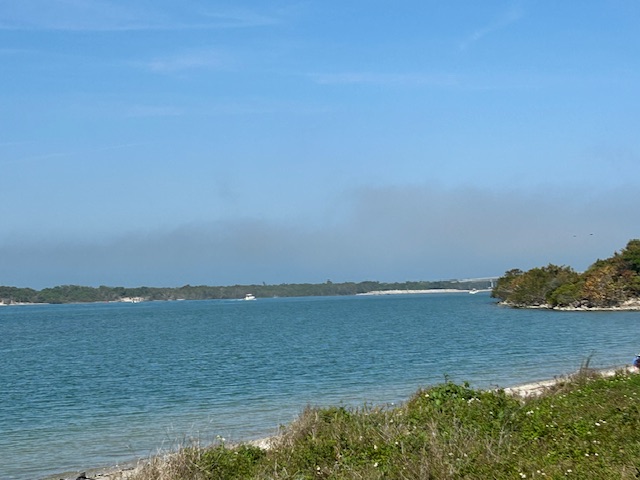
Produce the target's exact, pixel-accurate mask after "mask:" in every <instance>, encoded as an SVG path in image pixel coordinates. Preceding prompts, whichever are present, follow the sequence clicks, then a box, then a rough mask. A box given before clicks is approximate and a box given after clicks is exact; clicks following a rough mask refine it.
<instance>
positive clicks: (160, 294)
mask: <svg viewBox="0 0 640 480" xmlns="http://www.w3.org/2000/svg"><path fill="white" fill-rule="evenodd" d="M488 283H489V282H488V281H464V282H459V281H457V280H445V281H435V282H428V281H420V282H404V283H381V282H374V281H367V282H359V283H354V282H346V283H333V282H331V281H327V282H326V283H318V284H311V283H292V284H280V285H266V284H262V285H233V286H226V287H209V286H204V285H203V286H191V285H185V286H183V287H179V288H158V287H137V288H125V287H106V286H101V287H98V288H94V287H82V286H77V285H63V286H58V287H53V288H45V289H43V290H40V291H37V290H33V289H31V288H16V287H2V286H0V303H7V304H8V303H85V302H112V301H118V300H120V299H123V298H141V299H144V300H178V299H183V300H208V299H232V298H243V297H244V296H245V295H246V294H247V293H252V294H254V295H255V296H256V297H263V298H269V297H306V296H334V295H356V294H358V293H367V292H372V291H384V290H427V289H444V288H450V289H460V290H467V289H472V288H477V289H482V288H487V285H488Z"/></svg>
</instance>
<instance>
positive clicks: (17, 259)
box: [0, 0, 640, 288]
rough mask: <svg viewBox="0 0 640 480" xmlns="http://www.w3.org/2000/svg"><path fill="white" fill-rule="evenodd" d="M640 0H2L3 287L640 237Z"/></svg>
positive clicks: (582, 264) (431, 261) (428, 263)
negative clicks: (639, 199)
mask: <svg viewBox="0 0 640 480" xmlns="http://www.w3.org/2000/svg"><path fill="white" fill-rule="evenodd" d="M639 21H640V3H638V2H637V1H635V0H608V1H591V0H587V1H583V2H558V1H555V0H554V1H551V0H542V1H535V2H534V1H515V2H514V1H485V2H474V1H455V0H454V1H447V2H441V1H413V0H407V1H397V2H391V1H382V0H372V1H366V2H364V1H362V2H359V1H355V2H343V1H340V2H339V1H334V0H323V1H320V0H301V1H269V2H264V1H261V2H258V1H248V0H236V1H228V2H222V1H204V0H200V1H197V0H182V1H179V2H178V1H168V0H153V1H151V0H127V1H125V0H20V1H14V0H0V65H1V67H0V68H1V71H0V72H1V74H0V169H1V172H2V180H1V182H0V285H14V286H29V287H33V288H43V287H46V286H53V285H60V284H82V285H96V286H97V285H101V284H104V285H112V286H115V285H124V286H138V285H149V286H180V285H184V284H187V283H189V284H192V285H196V284H207V285H226V284H235V283H262V282H266V283H270V284H273V283H297V282H313V283H315V282H324V281H326V280H327V279H331V280H332V281H334V282H341V281H362V280H380V281H405V280H439V279H449V278H469V277H485V276H493V275H501V274H502V273H504V271H505V270H507V269H510V268H514V267H518V268H522V269H528V268H532V267H534V266H540V265H545V264H547V263H549V262H552V263H557V264H561V265H570V266H572V267H574V268H576V269H577V270H581V269H584V268H586V267H587V266H588V265H589V264H591V263H592V262H593V261H594V260H595V259H596V258H605V257H608V256H610V255H611V254H612V253H613V252H614V251H616V250H619V249H621V248H623V247H624V246H625V244H626V242H627V241H628V240H629V239H631V238H638V237H640V208H638V191H639V187H640V134H639V133H638V132H639V131H640V128H639V127H640V120H639V118H640V117H639V115H640V114H639V112H640V61H639V60H638V59H640V33H639V31H638V23H639Z"/></svg>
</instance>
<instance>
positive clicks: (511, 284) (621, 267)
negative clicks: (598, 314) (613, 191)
mask: <svg viewBox="0 0 640 480" xmlns="http://www.w3.org/2000/svg"><path fill="white" fill-rule="evenodd" d="M492 296H493V297H495V298H499V299H500V300H502V301H503V302H505V303H506V304H508V305H512V306H515V307H531V306H545V307H573V308H579V307H584V308H611V307H620V306H621V305H623V304H624V303H625V302H629V301H634V300H639V299H640V240H631V241H629V243H628V244H627V246H626V248H624V249H623V250H622V251H621V252H616V253H615V254H614V255H613V256H612V257H610V258H608V259H606V260H598V261H596V262H595V263H594V264H593V265H591V266H590V267H589V268H588V269H587V271H585V272H584V273H580V274H579V273H577V272H575V271H573V270H572V269H571V268H570V267H564V266H563V267H559V266H556V265H548V266H546V267H540V268H533V269H531V270H529V271H527V272H523V271H521V270H517V269H514V270H509V271H508V272H506V273H505V274H504V275H503V276H502V277H500V278H499V279H498V281H497V282H496V286H495V287H494V289H493V292H492Z"/></svg>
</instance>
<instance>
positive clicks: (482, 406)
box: [131, 369, 640, 480]
mask: <svg viewBox="0 0 640 480" xmlns="http://www.w3.org/2000/svg"><path fill="white" fill-rule="evenodd" d="M639 396H640V375H633V374H632V375H629V374H626V373H623V372H622V371H621V372H618V373H617V374H616V375H615V376H613V377H607V378H604V377H599V376H597V375H596V374H594V373H593V372H592V371H590V370H588V369H581V372H580V373H579V374H577V375H575V376H574V377H573V378H570V379H567V380H565V381H561V382H559V383H558V384H557V385H556V386H555V387H553V390H548V391H547V392H545V393H543V394H542V395H541V396H539V397H530V398H525V399H521V398H518V397H515V396H511V395H509V394H507V393H505V392H504V391H502V390H499V391H479V390H473V389H471V388H469V387H468V385H466V384H465V385H456V384H452V383H445V384H442V385H438V386H434V387H432V388H428V389H424V390H419V391H418V392H417V393H415V394H414V395H413V397H412V398H411V399H410V400H409V401H408V402H407V403H406V404H404V405H401V406H399V407H392V406H389V407H368V406H365V407H362V408H359V409H348V408H344V407H329V408H312V407H308V408H306V409H305V410H304V411H303V412H302V414H301V415H300V417H299V418H298V419H297V420H296V421H295V422H293V423H292V424H291V425H289V426H287V427H284V428H283V431H282V433H281V435H279V436H278V437H277V438H275V439H274V440H273V444H272V447H271V448H270V449H269V450H261V449H259V448H258V447H254V446H251V445H242V446H239V447H229V446H227V445H225V444H224V443H220V444H216V445H214V446H212V447H209V448H201V447H189V448H184V449H183V450H181V451H180V452H178V453H176V454H174V455H171V456H169V457H164V458H155V459H151V460H150V461H149V463H148V464H146V465H145V466H144V467H143V468H142V469H141V470H140V471H139V472H138V473H136V474H135V475H134V476H133V477H132V478H131V480H159V479H165V480H178V479H180V480H189V479H193V480H218V479H220V480H222V479H241V478H242V479H261V480H266V479H276V480H277V479H283V480H284V479H291V480H293V479H296V480H303V479H304V480H311V479H318V478H321V479H335V480H347V479H372V480H374V479H433V480H437V479H460V478H464V479H483V480H484V479H487V478H491V479H514V478H518V479H519V478H528V479H531V478H534V479H536V478H537V479H543V478H579V479H582V480H584V479H594V480H595V479H598V480H602V479H635V478H638V475H640V399H639V398H638V397H639Z"/></svg>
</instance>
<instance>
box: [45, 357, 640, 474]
mask: <svg viewBox="0 0 640 480" xmlns="http://www.w3.org/2000/svg"><path fill="white" fill-rule="evenodd" d="M589 370H590V371H591V372H593V373H594V374H597V375H600V376H603V377H610V376H613V375H615V374H616V373H617V372H620V371H622V372H626V373H637V369H635V368H634V367H633V366H631V365H620V366H617V367H608V368H603V369H589ZM577 373H579V371H576V372H573V373H567V374H563V375H559V376H556V377H554V378H552V379H546V380H539V381H535V382H528V383H524V384H521V385H514V386H512V387H506V388H504V391H505V392H506V393H509V394H512V395H515V396H518V397H521V398H527V397H535V396H538V395H541V394H542V393H544V392H545V391H546V390H547V389H548V388H550V387H552V386H554V385H556V384H558V383H560V382H565V381H569V380H571V377H572V376H574V375H576V374H577ZM271 441H272V439H271V438H264V439H258V440H253V441H250V442H247V443H249V444H251V445H255V446H258V447H260V448H263V449H269V447H270V444H271ZM166 455H171V454H170V453H168V454H166ZM147 462H148V460H147V459H140V460H138V461H132V462H130V463H127V464H124V465H118V466H114V467H110V468H96V469H88V470H86V471H85V472H80V473H76V474H73V475H69V474H59V475H53V476H51V477H47V478H46V479H44V480H54V479H55V480H83V479H89V480H90V479H95V480H127V479H129V478H131V477H132V476H133V475H134V474H135V473H136V472H137V471H138V470H139V469H141V468H142V467H143V466H144V465H145V464H146V463H147Z"/></svg>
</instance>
